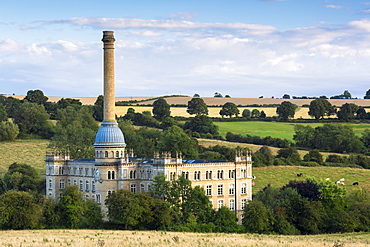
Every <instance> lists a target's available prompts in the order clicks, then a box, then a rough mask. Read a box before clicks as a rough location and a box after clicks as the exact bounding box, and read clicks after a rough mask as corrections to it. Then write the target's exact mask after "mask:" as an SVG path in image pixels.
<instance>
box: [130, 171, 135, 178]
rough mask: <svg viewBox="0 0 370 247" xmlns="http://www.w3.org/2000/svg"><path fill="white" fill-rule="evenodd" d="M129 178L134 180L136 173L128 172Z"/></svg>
mask: <svg viewBox="0 0 370 247" xmlns="http://www.w3.org/2000/svg"><path fill="white" fill-rule="evenodd" d="M130 178H131V179H135V178H136V171H132V170H131V171H130Z"/></svg>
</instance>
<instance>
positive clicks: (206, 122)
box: [184, 115, 218, 135]
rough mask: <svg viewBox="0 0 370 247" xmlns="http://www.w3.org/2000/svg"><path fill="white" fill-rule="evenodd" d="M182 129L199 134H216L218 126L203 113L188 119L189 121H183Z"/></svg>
mask: <svg viewBox="0 0 370 247" xmlns="http://www.w3.org/2000/svg"><path fill="white" fill-rule="evenodd" d="M184 129H189V130H191V131H192V132H198V133H201V134H207V133H210V134H212V135H218V131H217V130H218V126H217V125H215V124H214V123H213V122H212V119H211V118H209V117H207V116H205V115H198V116H195V117H194V118H192V119H190V121H187V122H186V123H185V125H184Z"/></svg>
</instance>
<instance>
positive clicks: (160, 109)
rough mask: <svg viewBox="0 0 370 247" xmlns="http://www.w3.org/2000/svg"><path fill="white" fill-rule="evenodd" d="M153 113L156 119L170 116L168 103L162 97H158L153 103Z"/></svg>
mask: <svg viewBox="0 0 370 247" xmlns="http://www.w3.org/2000/svg"><path fill="white" fill-rule="evenodd" d="M152 112H153V115H154V117H155V118H156V119H157V120H158V121H162V120H163V119H165V118H166V117H169V116H171V111H170V105H169V104H167V101H166V100H165V99H163V98H159V99H157V100H156V101H154V103H153V110H152Z"/></svg>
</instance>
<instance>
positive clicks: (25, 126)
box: [13, 101, 52, 138]
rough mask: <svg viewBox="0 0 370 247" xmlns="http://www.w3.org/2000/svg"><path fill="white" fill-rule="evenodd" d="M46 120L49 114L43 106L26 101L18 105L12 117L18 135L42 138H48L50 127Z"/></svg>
mask: <svg viewBox="0 0 370 247" xmlns="http://www.w3.org/2000/svg"><path fill="white" fill-rule="evenodd" d="M48 120H49V114H48V113H47V112H46V110H45V108H44V106H43V105H38V104H36V103H29V102H27V101H26V102H24V103H22V104H20V105H18V107H17V108H16V109H15V112H14V115H13V122H14V123H15V124H17V125H18V127H19V131H20V133H23V134H35V135H40V136H41V137H43V138H50V136H48V135H49V134H50V131H51V128H52V127H51V125H50V123H49V122H48ZM48 131H49V132H48ZM45 132H48V133H45Z"/></svg>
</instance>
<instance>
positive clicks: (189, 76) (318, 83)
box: [0, 0, 370, 98]
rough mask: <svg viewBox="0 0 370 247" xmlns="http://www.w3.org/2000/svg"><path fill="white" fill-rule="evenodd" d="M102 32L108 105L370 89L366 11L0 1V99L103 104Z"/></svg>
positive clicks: (273, 3) (313, 0)
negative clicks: (129, 100)
mask: <svg viewBox="0 0 370 247" xmlns="http://www.w3.org/2000/svg"><path fill="white" fill-rule="evenodd" d="M104 30H112V31H114V33H115V38H116V42H115V78H116V96H119V97H135V96H163V95H179V94H180V95H188V96H193V95H194V94H196V93H197V94H199V95H200V96H202V97H213V96H214V94H215V92H218V93H221V94H222V95H230V96H231V97H233V98H258V97H260V96H263V97H264V98H271V97H275V98H281V97H282V96H283V95H284V94H289V95H291V96H309V97H313V96H321V95H326V96H328V97H330V96H334V95H340V94H342V93H343V92H344V90H348V91H349V92H350V93H351V94H352V96H353V97H358V98H363V96H364V95H365V93H366V91H367V90H368V89H369V88H370V67H369V65H370V0H362V1H360V0H228V1H226V0H213V1H210V0H176V1H174V0H161V1H158V0H156V1H155V0H135V1H134V0H131V1H128V0H105V1H102V0H100V1H96V0H78V1H76V0H34V1H30V0H12V1H5V0H3V1H0V85H1V87H0V93H1V94H16V95H25V94H26V93H27V91H28V90H36V89H40V90H42V91H43V92H44V94H45V95H47V96H62V97H97V96H98V95H101V94H103V85H102V84H103V79H102V77H103V71H102V55H103V50H102V47H103V44H102V42H101V39H102V31H104Z"/></svg>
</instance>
